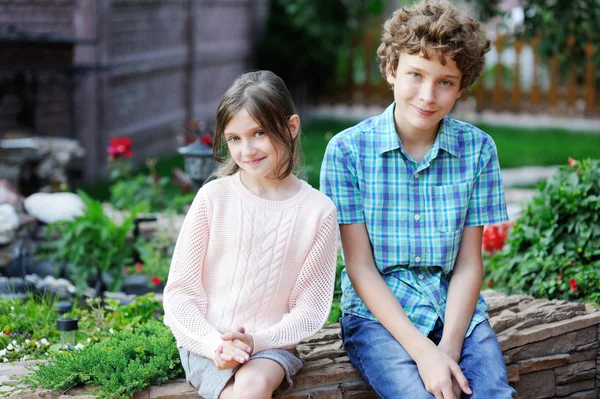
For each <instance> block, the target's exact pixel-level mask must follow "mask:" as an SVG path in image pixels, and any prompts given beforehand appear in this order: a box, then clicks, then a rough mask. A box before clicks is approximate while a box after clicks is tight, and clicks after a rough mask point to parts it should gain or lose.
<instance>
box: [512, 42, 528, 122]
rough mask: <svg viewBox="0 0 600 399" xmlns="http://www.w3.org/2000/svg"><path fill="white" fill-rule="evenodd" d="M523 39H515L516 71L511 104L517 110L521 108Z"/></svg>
mask: <svg viewBox="0 0 600 399" xmlns="http://www.w3.org/2000/svg"><path fill="white" fill-rule="evenodd" d="M524 44H525V42H524V41H523V40H515V44H514V45H515V73H514V76H513V82H512V90H511V96H510V106H511V108H512V109H513V110H515V111H517V112H518V111H520V109H521V71H520V56H521V50H523V45H524Z"/></svg>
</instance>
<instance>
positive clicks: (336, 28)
mask: <svg viewBox="0 0 600 399" xmlns="http://www.w3.org/2000/svg"><path fill="white" fill-rule="evenodd" d="M382 9H383V1H382V0H361V1H349V0H320V1H312V0H271V1H270V3H269V13H268V18H267V22H266V28H265V32H264V35H263V38H262V40H261V42H260V44H259V47H258V51H257V64H258V67H259V68H262V69H269V70H271V71H273V72H275V73H276V74H277V75H279V76H280V77H281V78H282V79H283V80H284V81H285V82H286V83H287V85H288V87H290V89H291V90H292V91H293V92H297V91H298V90H299V89H307V90H308V94H310V95H318V94H319V93H323V92H324V91H325V90H326V89H327V88H328V87H329V86H330V83H331V82H332V81H333V75H334V73H335V68H336V64H337V59H338V55H339V54H340V52H343V51H345V49H347V47H348V45H349V43H350V40H351V38H352V35H353V34H355V33H356V32H357V31H358V29H359V27H360V20H362V19H363V18H365V17H367V16H368V15H372V14H379V13H381V11H382Z"/></svg>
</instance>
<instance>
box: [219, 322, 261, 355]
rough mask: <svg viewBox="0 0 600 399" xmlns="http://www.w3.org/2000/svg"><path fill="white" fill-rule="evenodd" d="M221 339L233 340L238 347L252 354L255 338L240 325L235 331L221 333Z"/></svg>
mask: <svg viewBox="0 0 600 399" xmlns="http://www.w3.org/2000/svg"><path fill="white" fill-rule="evenodd" d="M221 339H222V340H223V341H226V342H231V343H232V344H233V345H235V346H236V347H237V348H239V349H241V350H242V351H244V352H246V353H247V354H249V355H251V354H252V351H253V350H254V338H252V336H251V335H250V334H246V330H245V329H244V327H238V328H236V329H235V331H231V332H228V333H225V334H223V335H221Z"/></svg>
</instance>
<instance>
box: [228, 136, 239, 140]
mask: <svg viewBox="0 0 600 399" xmlns="http://www.w3.org/2000/svg"><path fill="white" fill-rule="evenodd" d="M238 140H239V138H238V137H237V136H229V137H228V138H227V141H238Z"/></svg>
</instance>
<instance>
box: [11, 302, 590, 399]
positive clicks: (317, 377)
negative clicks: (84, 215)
mask: <svg viewBox="0 0 600 399" xmlns="http://www.w3.org/2000/svg"><path fill="white" fill-rule="evenodd" d="M483 295H484V297H485V299H486V301H487V303H488V305H489V314H490V323H491V325H492V327H493V328H494V331H495V332H496V334H497V336H498V341H499V343H500V347H501V349H502V352H503V354H504V360H505V362H506V366H507V370H508V378H509V382H510V384H511V385H512V386H513V387H514V388H515V389H516V391H517V395H516V397H517V398H519V399H543V398H573V399H575V398H576V399H598V398H599V392H600V350H599V349H600V348H599V344H598V342H599V341H600V311H597V310H596V309H593V308H592V307H589V308H588V309H586V305H584V304H580V303H573V302H566V301H549V300H546V299H534V298H532V297H530V296H525V295H512V296H506V295H505V294H501V293H498V292H494V291H484V293H483ZM298 351H299V352H300V354H301V356H302V357H303V358H304V360H305V361H306V364H305V366H304V367H303V368H302V370H301V371H300V373H299V374H298V375H297V376H296V377H295V378H294V388H293V389H292V391H291V392H289V393H287V394H286V395H285V396H276V398H277V399H305V398H306V399H308V398H311V399H370V398H376V395H375V393H374V392H373V391H372V390H371V389H370V388H369V386H368V385H367V384H366V383H365V382H364V381H363V380H362V378H361V377H360V375H359V374H358V372H357V371H356V370H355V369H354V367H353V366H352V365H351V364H350V361H349V359H348V356H347V354H346V352H345V350H344V348H343V346H342V342H341V339H340V327H339V325H337V324H334V325H331V326H328V327H325V328H323V329H322V330H321V331H320V332H319V333H318V334H317V335H315V336H314V337H312V338H310V339H308V340H307V341H305V342H303V343H302V344H300V345H298ZM0 371H2V370H1V367H0ZM1 374H2V373H1V372H0V381H1V377H2V376H1ZM89 391H90V388H75V389H71V390H70V391H69V392H67V393H63V394H61V393H50V392H48V391H43V392H41V391H40V392H39V393H40V395H38V396H36V395H35V393H31V394H28V395H27V396H15V398H17V397H19V398H24V397H27V398H28V399H33V398H42V397H43V398H46V399H49V398H61V399H67V398H72V397H78V398H79V399H83V398H84V397H89V396H87V395H89ZM159 398H160V399H166V398H190V399H191V398H197V395H196V391H195V389H194V388H193V387H192V386H191V385H189V384H188V383H187V382H185V381H184V380H178V381H173V382H171V383H169V384H164V385H160V386H153V387H150V388H148V389H146V390H145V391H143V392H139V393H138V394H136V395H135V396H134V399H159Z"/></svg>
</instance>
